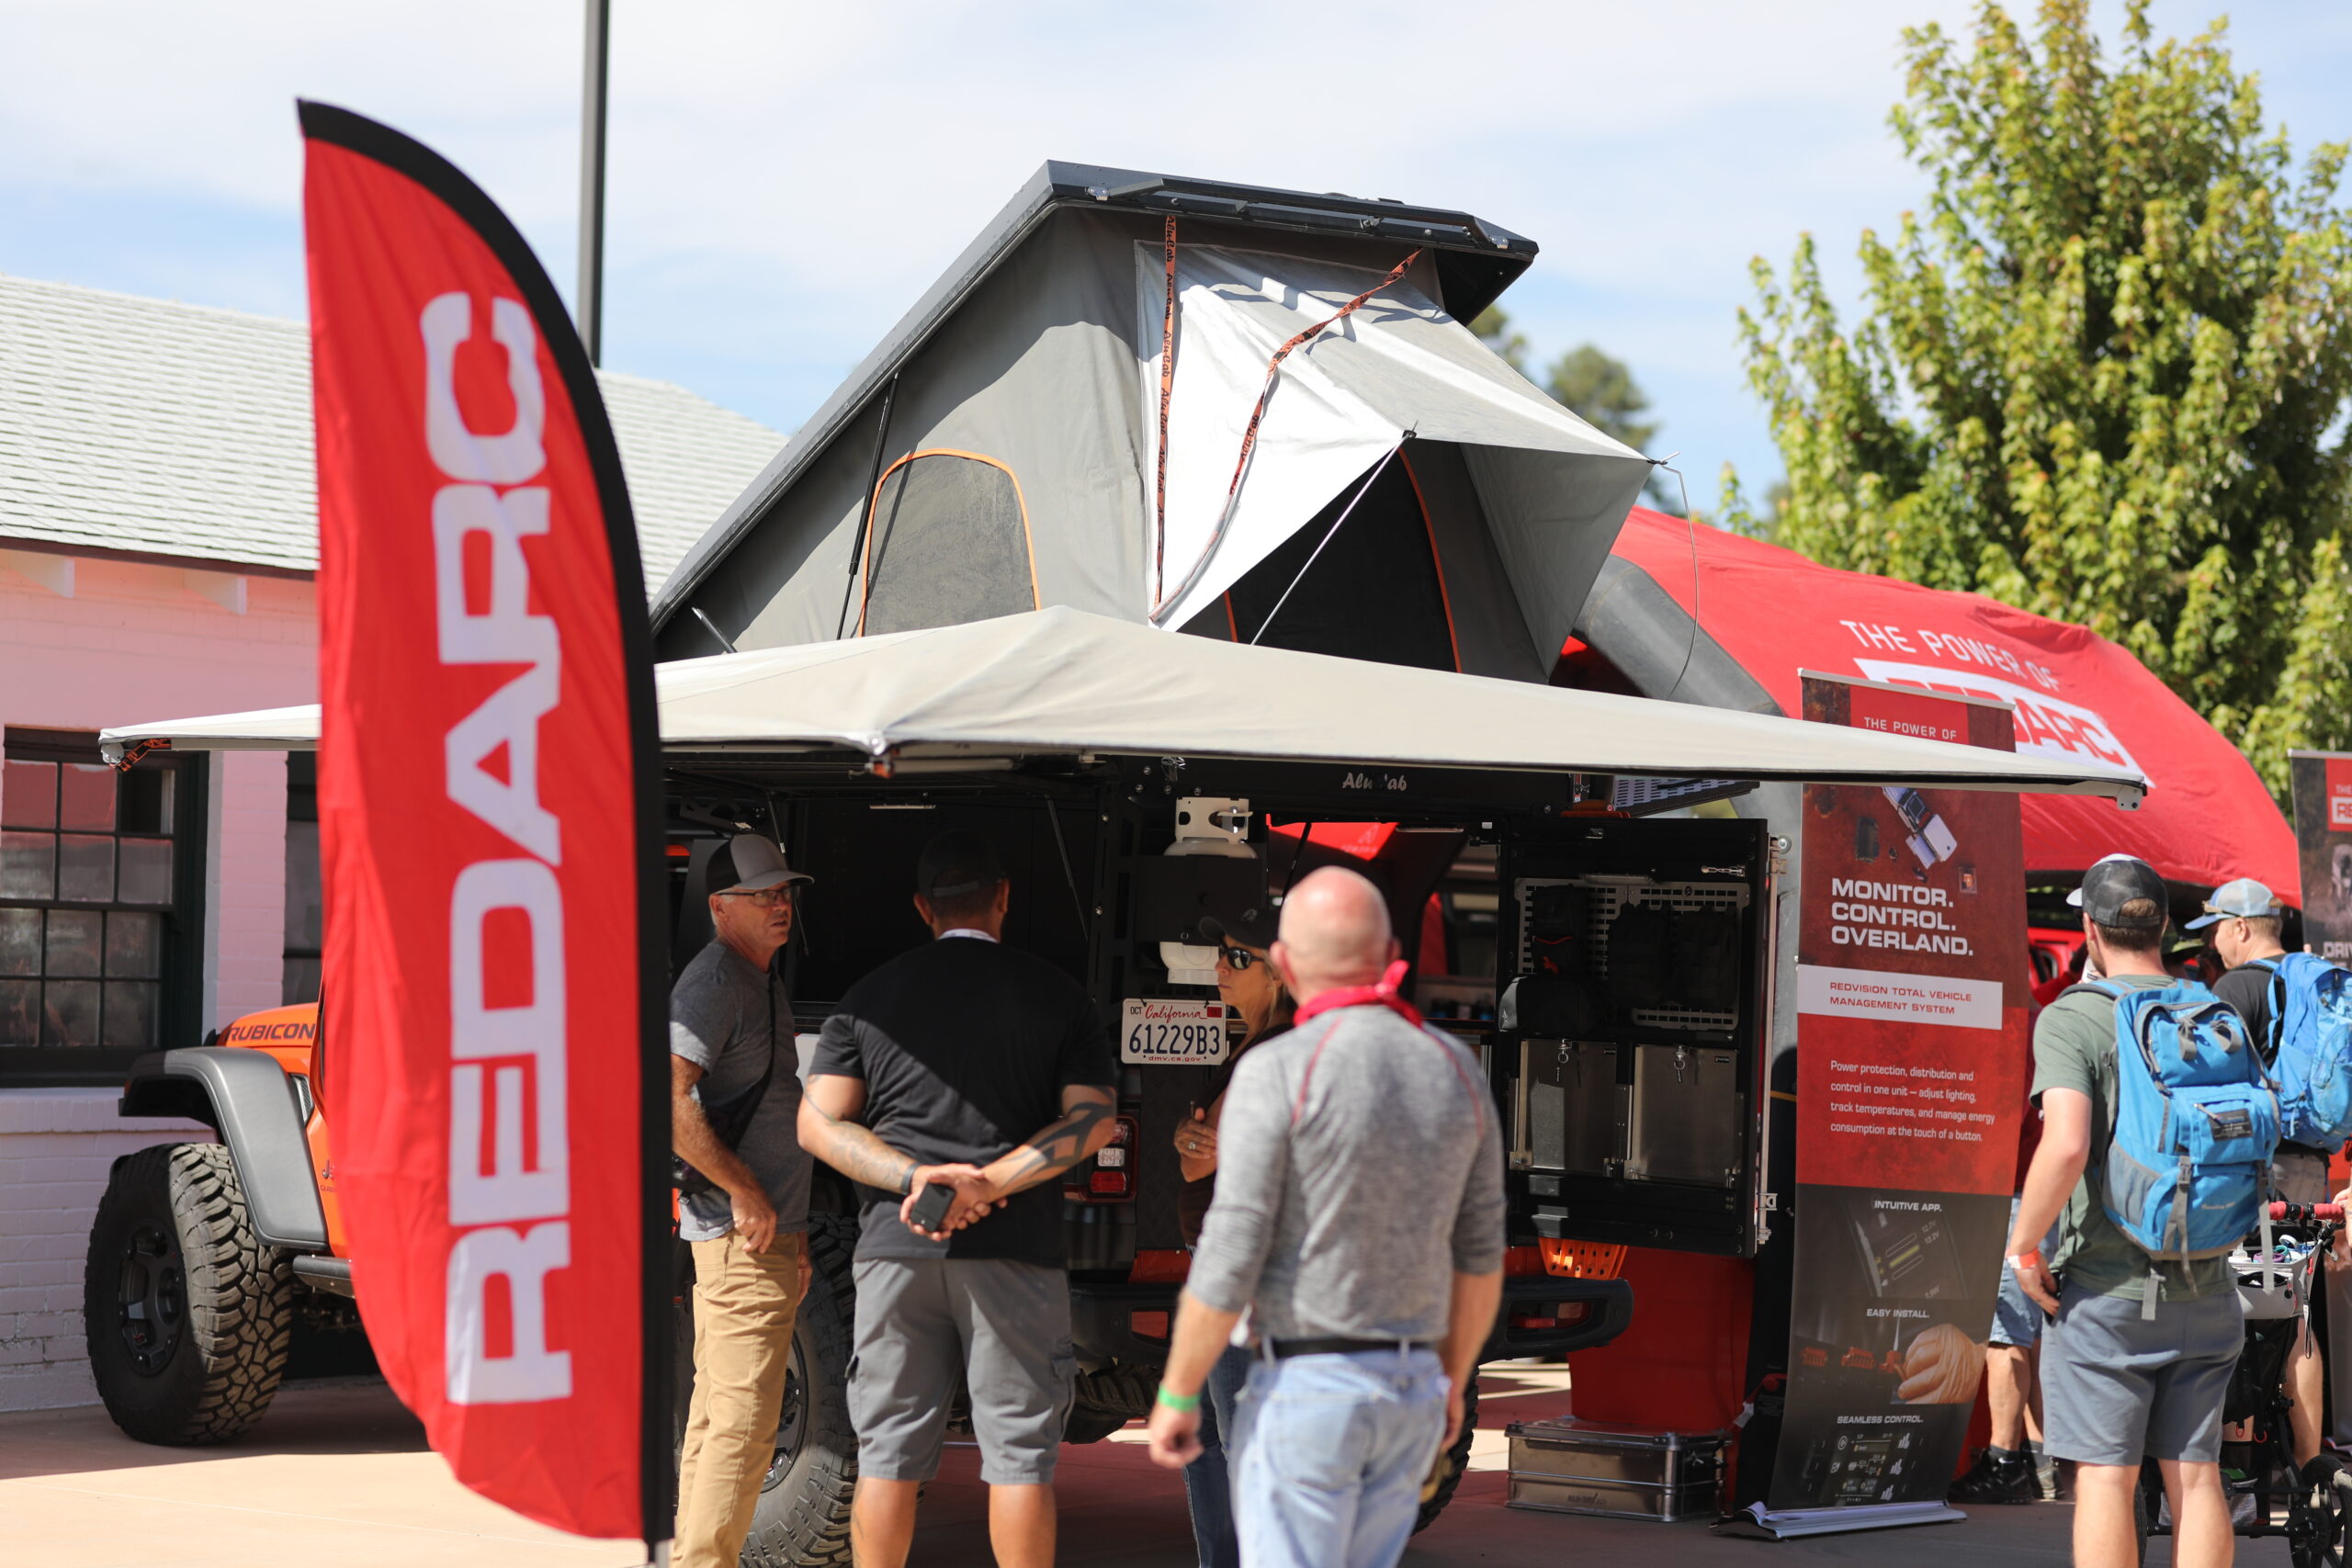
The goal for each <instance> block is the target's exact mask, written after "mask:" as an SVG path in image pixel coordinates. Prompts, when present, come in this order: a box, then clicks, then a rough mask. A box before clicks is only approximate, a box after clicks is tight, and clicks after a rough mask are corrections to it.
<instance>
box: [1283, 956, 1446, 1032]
mask: <svg viewBox="0 0 2352 1568" xmlns="http://www.w3.org/2000/svg"><path fill="white" fill-rule="evenodd" d="M1407 969H1408V964H1406V963H1405V961H1404V960H1403V959H1401V958H1400V959H1398V960H1397V962H1396V963H1394V964H1390V965H1389V966H1388V970H1387V973H1385V974H1384V975H1382V976H1380V983H1379V984H1378V985H1376V986H1341V987H1339V988H1337V989H1336V990H1329V991H1325V992H1323V993H1322V994H1321V995H1320V996H1318V997H1317V998H1315V999H1314V1000H1313V1001H1310V1002H1306V1003H1302V1004H1301V1005H1300V1007H1299V1010H1298V1016H1297V1018H1296V1019H1295V1022H1297V1023H1305V1022H1306V1021H1307V1020H1308V1019H1311V1018H1313V1017H1314V1016H1315V1015H1316V1014H1317V1013H1324V1012H1330V1011H1332V1010H1334V1009H1337V1008H1360V1007H1384V1008H1386V1009H1387V1010H1389V1011H1390V1012H1393V1013H1395V1014H1396V1015H1397V1017H1398V1018H1401V1019H1403V1020H1404V1021H1406V1022H1407V1023H1409V1024H1411V1025H1412V1026H1413V1027H1414V1028H1416V1029H1419V1027H1420V1026H1421V1012H1420V1010H1419V1008H1417V1007H1415V1006H1414V1005H1413V1004H1412V1003H1410V1002H1408V1001H1407V1000H1406V999H1405V998H1403V997H1402V996H1401V995H1399V994H1398V991H1399V987H1402V986H1403V985H1404V984H1405V975H1406V972H1407Z"/></svg>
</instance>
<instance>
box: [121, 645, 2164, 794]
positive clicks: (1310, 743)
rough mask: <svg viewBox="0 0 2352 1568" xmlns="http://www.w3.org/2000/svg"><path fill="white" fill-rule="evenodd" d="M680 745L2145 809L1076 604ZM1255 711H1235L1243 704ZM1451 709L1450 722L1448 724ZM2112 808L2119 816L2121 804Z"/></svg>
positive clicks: (281, 740)
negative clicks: (1297, 765) (1211, 764)
mask: <svg viewBox="0 0 2352 1568" xmlns="http://www.w3.org/2000/svg"><path fill="white" fill-rule="evenodd" d="M655 682H656V691H657V694H658V700H659V703H660V715H661V725H662V748H663V750H665V751H667V752H669V753H671V754H672V755H673V757H674V756H677V755H679V754H681V753H684V754H690V755H693V756H695V757H697V758H706V759H709V760H710V761H711V765H713V766H726V767H729V768H734V767H741V766H751V765H758V764H761V763H762V762H763V761H764V763H765V765H768V766H772V767H775V768H778V769H790V768H804V769H820V770H822V769H831V770H833V776H835V777H839V776H840V773H839V770H841V769H842V768H843V767H851V768H860V767H863V766H864V765H865V764H866V763H867V762H868V761H888V763H889V764H890V765H891V766H893V767H896V768H906V769H908V770H909V771H916V770H922V771H933V772H937V771H955V770H958V769H961V770H963V771H987V770H988V769H989V768H991V767H993V768H1001V767H1002V766H1003V765H1004V764H1005V763H1007V762H1008V761H1020V760H1023V759H1028V758H1040V757H1083V756H1085V755H1088V754H1100V753H1111V754H1119V755H1127V756H1142V757H1166V756H1177V757H1184V758H1191V759H1216V758H1236V759H1264V760H1272V761H1320V762H1334V763H1344V764H1350V765H1380V764H1395V765H1399V766H1414V767H1429V768H1440V769H1449V768H1462V769H1509V770H1523V771H1528V772H1537V773H1568V772H1589V773H1611V774H1615V773H1642V774H1657V775H1662V776H1667V777H1676V778H1680V777H1688V776H1691V774H1694V773H1715V774H1718V775H1727V776H1730V777H1735V778H1754V779H1826V780H1833V781H1846V780H1869V781H1873V782H1876V781H1886V782H1897V783H1910V784H1933V785H1936V786H1938V787H1942V788H1959V789H1996V790H2056V791H2062V792H2067V793H2073V794H2083V795H2101V796H2106V797H2109V798H2112V799H2117V800H2121V801H2124V802H2127V803H2128V802H2130V801H2131V800H2134V799H2136V798H2137V797H2138V795H2139V792H2140V781H2139V779H2138V778H2137V777H2136V776H2135V775H2133V774H2131V773H2128V772H2125V771H2121V770H2118V769H2113V768H2107V767H2102V766H2098V765H2085V764H2081V763H2076V762H2073V761H2053V760H2050V759H2045V758H2040V757H2033V756H2012V755H2009V754H2008V753H2006V752H1995V751H1984V750H1975V749H1973V748H1971V747H1966V746H1950V745H1945V744H1943V743H1941V742H1939V741H1933V740H1919V739H1910V738H1907V737H1903V736H1893V735H1877V734H1871V733H1869V732H1867V731H1862V730H1844V729H1828V728H1825V727H1823V726H1820V725H1812V724H1805V723H1803V722H1802V721H1798V720H1792V719H1785V718H1773V717H1766V716H1758V715H1754V714H1744V713H1713V712H1708V711H1706V710H1703V709H1699V710H1693V709H1690V708H1684V707H1668V706H1667V705H1664V704H1660V703H1653V702H1648V701H1645V700H1643V699H1641V698H1638V697H1623V696H1612V695H1607V694H1599V693H1592V692H1576V691H1562V690H1558V689H1555V688H1553V687H1549V686H1539V685H1530V684H1524V683H1521V682H1509V681H1497V680H1490V679H1486V678H1482V677H1479V676H1475V675H1459V674H1455V673H1453V672H1452V671H1428V670H1409V669H1402V670H1400V669H1394V668H1382V667H1379V666H1376V665H1372V664H1367V663H1365V662H1363V660H1353V659H1340V658H1332V657H1329V656H1327V655H1322V654H1314V653H1300V652H1294V651H1291V650H1289V649H1272V648H1244V647H1236V646H1234V645H1232V644H1229V643H1222V642H1216V641H1212V640H1209V639H1207V638H1204V637H1169V636H1167V635H1165V634H1163V633H1160V632H1158V631H1154V630H1152V629H1151V628H1149V627H1148V626H1139V625H1136V624H1135V623H1133V622H1128V621H1119V620H1113V619H1111V618H1109V617H1106V616H1102V615H1087V614H1085V613H1083V612H1080V611H1077V610H1070V609H1067V608H1061V607H1055V608H1048V609H1046V610H1038V611H1030V612H1027V613H1025V614H1023V615H1007V616H1004V617H1001V618H999V619H995V620H988V621H979V622H975V623H971V624H967V625H962V626H943V627H936V628H932V629H927V630H922V631H911V632H896V633H883V634H876V635H875V636H872V637H864V638H857V639H852V640H849V641H846V642H830V643H825V644H820V645H807V646H801V647H797V648H777V649H761V650H759V651H756V652H744V653H735V654H722V655H718V656H717V657H714V658H707V659H695V660H683V661H680V662H677V663H673V664H667V665H663V666H662V667H661V668H660V669H659V670H658V671H656V675H655ZM1237 693H1240V694H1246V697H1245V699H1244V700H1240V701H1237V700H1235V694H1237ZM1430 714H1443V715H1445V716H1446V717H1447V721H1448V722H1446V723H1445V724H1442V725H1432V724H1430V723H1429V722H1428V716H1429V715H1430ZM318 722H319V716H318V709H317V708H316V707H309V708H285V709H279V710H277V711H275V712H273V713H257V714H238V715H226V716H214V717H209V718H195V719H180V720H173V721H168V722H164V723H158V724H142V725H128V726H124V727H121V728H115V729H109V730H107V731H106V732H105V733H104V735H102V736H101V738H100V739H101V740H102V742H103V743H104V744H106V745H107V746H108V747H123V748H130V747H132V746H135V745H137V744H138V743H140V742H141V741H148V740H164V741H168V742H170V743H171V744H172V745H174V746H175V747H179V748H182V749H191V750H234V749H241V748H247V749H268V748H275V749H286V748H289V747H293V748H300V747H308V746H311V745H315V744H316V742H317V738H318ZM2101 808H2102V809H2106V807H2104V806H2102V807H2101Z"/></svg>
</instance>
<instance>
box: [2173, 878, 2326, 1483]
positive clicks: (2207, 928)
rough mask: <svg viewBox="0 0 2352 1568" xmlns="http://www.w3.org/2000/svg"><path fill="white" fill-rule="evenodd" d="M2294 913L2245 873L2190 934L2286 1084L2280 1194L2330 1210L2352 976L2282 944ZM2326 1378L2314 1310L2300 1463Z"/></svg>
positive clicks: (2293, 1368)
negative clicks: (2213, 959)
mask: <svg viewBox="0 0 2352 1568" xmlns="http://www.w3.org/2000/svg"><path fill="white" fill-rule="evenodd" d="M2285 916H2286V906H2285V905H2283V904H2282V903H2280V902H2279V900H2278V896H2277V895H2276V894H2274V893H2272V892H2271V891H2270V889H2269V888H2267V887H2266V886H2263V885H2262V884H2261V883H2259V882H2256V880H2255V879H2254V878H2252V877H2250V876H2242V877H2239V878H2238V879H2237V880H2236V881H2234V882H2231V883H2227V884H2224V885H2223V886H2220V887H2217V888H2215V889H2214V890H2213V896H2212V897H2211V898H2209V899H2207V900H2206V901H2205V913H2204V916H2203V917H2202V918H2201V919H2194V920H2191V921H2189V922H2188V930H2190V931H2204V932H2205V933H2206V941H2207V942H2211V944H2212V948H2213V952H2214V953H2215V955H2216V956H2218V957H2219V958H2220V959H2221V961H2222V963H2223V964H2226V965H2227V966H2228V968H2229V973H2227V974H2225V975H2223V976H2222V977H2221V978H2220V979H2218V980H2216V981H2214V982H2213V994H2214V995H2215V996H2217V997H2219V998H2222V1000H2223V1001H2225V1002H2227V1003H2229V1004H2230V1006H2232V1007H2233V1008H2235V1009H2236V1010H2237V1011H2238V1015H2239V1016H2240V1017H2242V1018H2244V1019H2245V1021H2246V1028H2247V1030H2248V1031H2249V1032H2251V1033H2252V1034H2253V1036H2254V1044H2255V1049H2256V1051H2258V1052H2260V1053H2261V1055H2262V1059H2263V1062H2264V1063H2265V1065H2267V1066H2268V1067H2269V1069H2270V1076H2271V1077H2272V1078H2273V1079H2274V1080H2276V1081H2277V1083H2278V1097H2279V1106H2280V1111H2281V1115H2282V1117H2283V1124H2282V1125H2281V1127H2280V1129H2279V1136H2278V1155H2277V1156H2276V1157H2275V1158H2273V1159H2272V1161H2271V1164H2270V1185H2271V1190H2272V1192H2273V1194H2274V1195H2275V1196H2277V1197H2278V1198H2279V1199H2280V1200H2282V1201H2286V1202H2289V1203H2324V1202H2326V1201H2328V1200H2329V1188H2328V1179H2327V1161H2328V1156H2329V1155H2330V1154H2331V1153H2332V1152H2333V1151H2334V1150H2335V1149H2337V1148H2340V1147H2342V1146H2343V1144H2344V1140H2345V1138H2346V1136H2348V1135H2352V1063H2347V1061H2346V1055H2347V1052H2352V997H2347V995H2346V982H2347V981H2352V975H2347V973H2346V971H2344V970H2342V969H2339V968H2337V967H2336V966H2335V964H2330V963H2328V962H2327V961H2326V960H2325V959H2324V958H2318V957H2314V956H2313V955H2312V954H2311V953H2289V952H2288V951H2287V948H2286V944H2285V943H2284V942H2281V941H2280V940H2279V938H2280V933H2281V931H2282V930H2283V928H2284V924H2285ZM2323 1377H2324V1371H2323V1369H2322V1363H2321V1359H2320V1354H2319V1347H2318V1344H2317V1342H2316V1341H2315V1340H2314V1339H2313V1338H2312V1331H2311V1318H2310V1316H2309V1313H2308V1309H2306V1314H2305V1316H2304V1319H2303V1326H2302V1328H2301V1331H2300V1332H2299V1333H2298V1334H2297V1336H2296V1338H2295V1348H2294V1352H2293V1356H2292V1359H2290V1362H2289V1364H2288V1371H2287V1388H2288V1392H2289V1393H2290V1395H2291V1396H2292V1398H2293V1400H2294V1404H2293V1405H2292V1407H2291V1408H2290V1411H2289V1413H2288V1420H2289V1423H2290V1426H2291V1427H2293V1431H2294V1449H2295V1462H2296V1463H2297V1464H2309V1463H2310V1462H2311V1461H2312V1460H2313V1459H2314V1458H2316V1457H2317V1456H2318V1454H2319V1447H2320V1408H2321V1382H2322V1379H2323Z"/></svg>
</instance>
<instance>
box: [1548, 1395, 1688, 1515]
mask: <svg viewBox="0 0 2352 1568" xmlns="http://www.w3.org/2000/svg"><path fill="white" fill-rule="evenodd" d="M1505 1431H1506V1433H1507V1434H1508V1435H1509V1437H1510V1495H1509V1497H1508V1498H1507V1501H1508V1503H1509V1504H1510V1506H1511V1507H1514V1508H1536V1509H1541V1510H1544V1511H1545V1512H1549V1513H1555V1514H1600V1515H1605V1516H1607V1517H1610V1518H1615V1519H1656V1520H1657V1521H1659V1522H1660V1523H1663V1524H1672V1523H1674V1522H1675V1521H1677V1520H1679V1519H1712V1518H1713V1517H1715V1516H1716V1514H1717V1513H1718V1512H1719V1511H1720V1505H1719V1502H1718V1499H1719V1498H1720V1497H1721V1495H1722V1492H1723V1459H1724V1438H1723V1434H1722V1433H1720V1432H1659V1431H1654V1430H1652V1429H1650V1428H1649V1427H1619V1426H1614V1425H1611V1424H1607V1423H1603V1422H1598V1421H1514V1422H1512V1423H1511V1424H1510V1426H1509V1427H1506V1428H1505Z"/></svg>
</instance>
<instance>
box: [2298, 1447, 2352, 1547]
mask: <svg viewBox="0 0 2352 1568" xmlns="http://www.w3.org/2000/svg"><path fill="white" fill-rule="evenodd" d="M2315 1468H2316V1467H2315ZM2347 1482H2352V1478H2347V1477H2346V1476H2345V1475H2344V1473H2343V1472H2340V1471H2337V1470H2335V1469H2333V1468H2327V1469H2324V1471H2323V1472H2322V1473H2321V1474H2319V1475H2317V1476H2314V1477H2307V1478H2306V1479H2305V1480H2304V1482H2303V1484H2302V1486H2301V1489H2300V1490H2299V1491H2298V1492H2297V1494H2296V1495H2295V1501H2294V1503H2293V1505H2292V1506H2290V1507H2289V1508H2288V1510H2287V1554H2288V1556H2289V1558H2290V1560H2292V1561H2293V1562H2294V1563H2295V1564H2296V1568H2341V1564H2342V1563H2343V1562H2344V1527H2345V1523H2346V1517H2347V1503H2352V1499H2347V1498H2346V1495H2345V1492H2344V1488H2345V1486H2346V1483H2347Z"/></svg>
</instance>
